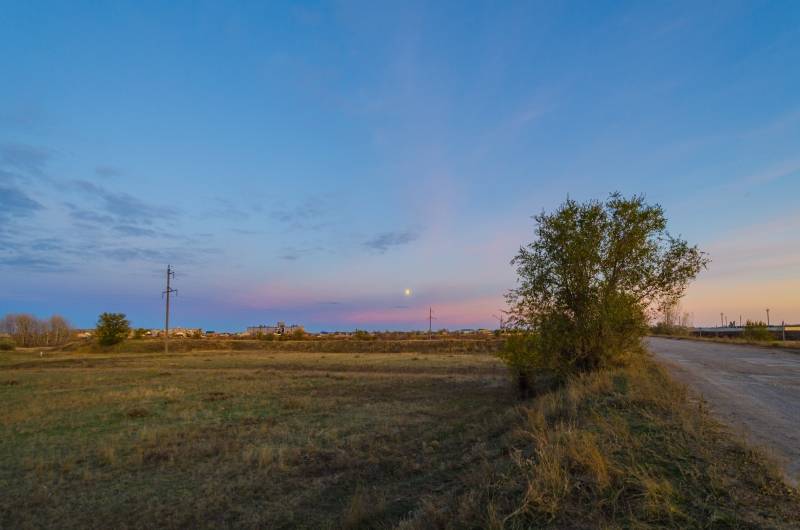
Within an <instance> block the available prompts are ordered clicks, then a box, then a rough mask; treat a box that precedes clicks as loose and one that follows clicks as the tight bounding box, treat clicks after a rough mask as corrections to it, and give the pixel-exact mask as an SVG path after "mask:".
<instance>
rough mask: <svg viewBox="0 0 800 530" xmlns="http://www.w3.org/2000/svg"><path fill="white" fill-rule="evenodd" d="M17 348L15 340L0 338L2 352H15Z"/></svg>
mask: <svg viewBox="0 0 800 530" xmlns="http://www.w3.org/2000/svg"><path fill="white" fill-rule="evenodd" d="M16 347H17V345H16V343H15V342H14V340H13V339H10V338H6V337H2V338H0V351H14V349H15V348H16Z"/></svg>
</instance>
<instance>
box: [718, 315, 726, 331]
mask: <svg viewBox="0 0 800 530" xmlns="http://www.w3.org/2000/svg"><path fill="white" fill-rule="evenodd" d="M719 327H721V328H724V327H725V314H724V313H720V314H719Z"/></svg>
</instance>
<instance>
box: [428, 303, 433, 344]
mask: <svg viewBox="0 0 800 530" xmlns="http://www.w3.org/2000/svg"><path fill="white" fill-rule="evenodd" d="M433 320H434V316H433V308H432V307H428V340H431V339H432V338H433Z"/></svg>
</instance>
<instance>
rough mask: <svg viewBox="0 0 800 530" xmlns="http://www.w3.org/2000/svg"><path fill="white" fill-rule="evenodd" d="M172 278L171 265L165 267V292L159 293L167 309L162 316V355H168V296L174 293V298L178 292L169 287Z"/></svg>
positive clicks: (173, 275)
mask: <svg viewBox="0 0 800 530" xmlns="http://www.w3.org/2000/svg"><path fill="white" fill-rule="evenodd" d="M174 277H175V271H174V270H172V265H167V290H166V291H163V292H162V293H161V296H162V297H163V296H164V295H166V297H167V298H166V300H167V304H166V305H167V308H166V314H165V315H164V353H169V295H170V294H171V293H175V296H177V295H178V290H177V289H173V288H172V287H170V280H171V279H172V278H174Z"/></svg>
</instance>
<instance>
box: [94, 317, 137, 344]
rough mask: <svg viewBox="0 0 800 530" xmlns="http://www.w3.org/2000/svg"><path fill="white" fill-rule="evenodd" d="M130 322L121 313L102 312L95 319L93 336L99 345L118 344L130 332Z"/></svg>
mask: <svg viewBox="0 0 800 530" xmlns="http://www.w3.org/2000/svg"><path fill="white" fill-rule="evenodd" d="M130 332H131V326H130V322H128V320H126V319H125V315H124V314H123V313H103V314H102V315H100V317H99V318H98V319H97V328H96V330H95V336H96V337H97V342H98V344H100V346H113V345H114V344H119V343H120V342H122V341H123V340H125V338H126V337H127V336H128V335H129V334H130Z"/></svg>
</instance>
